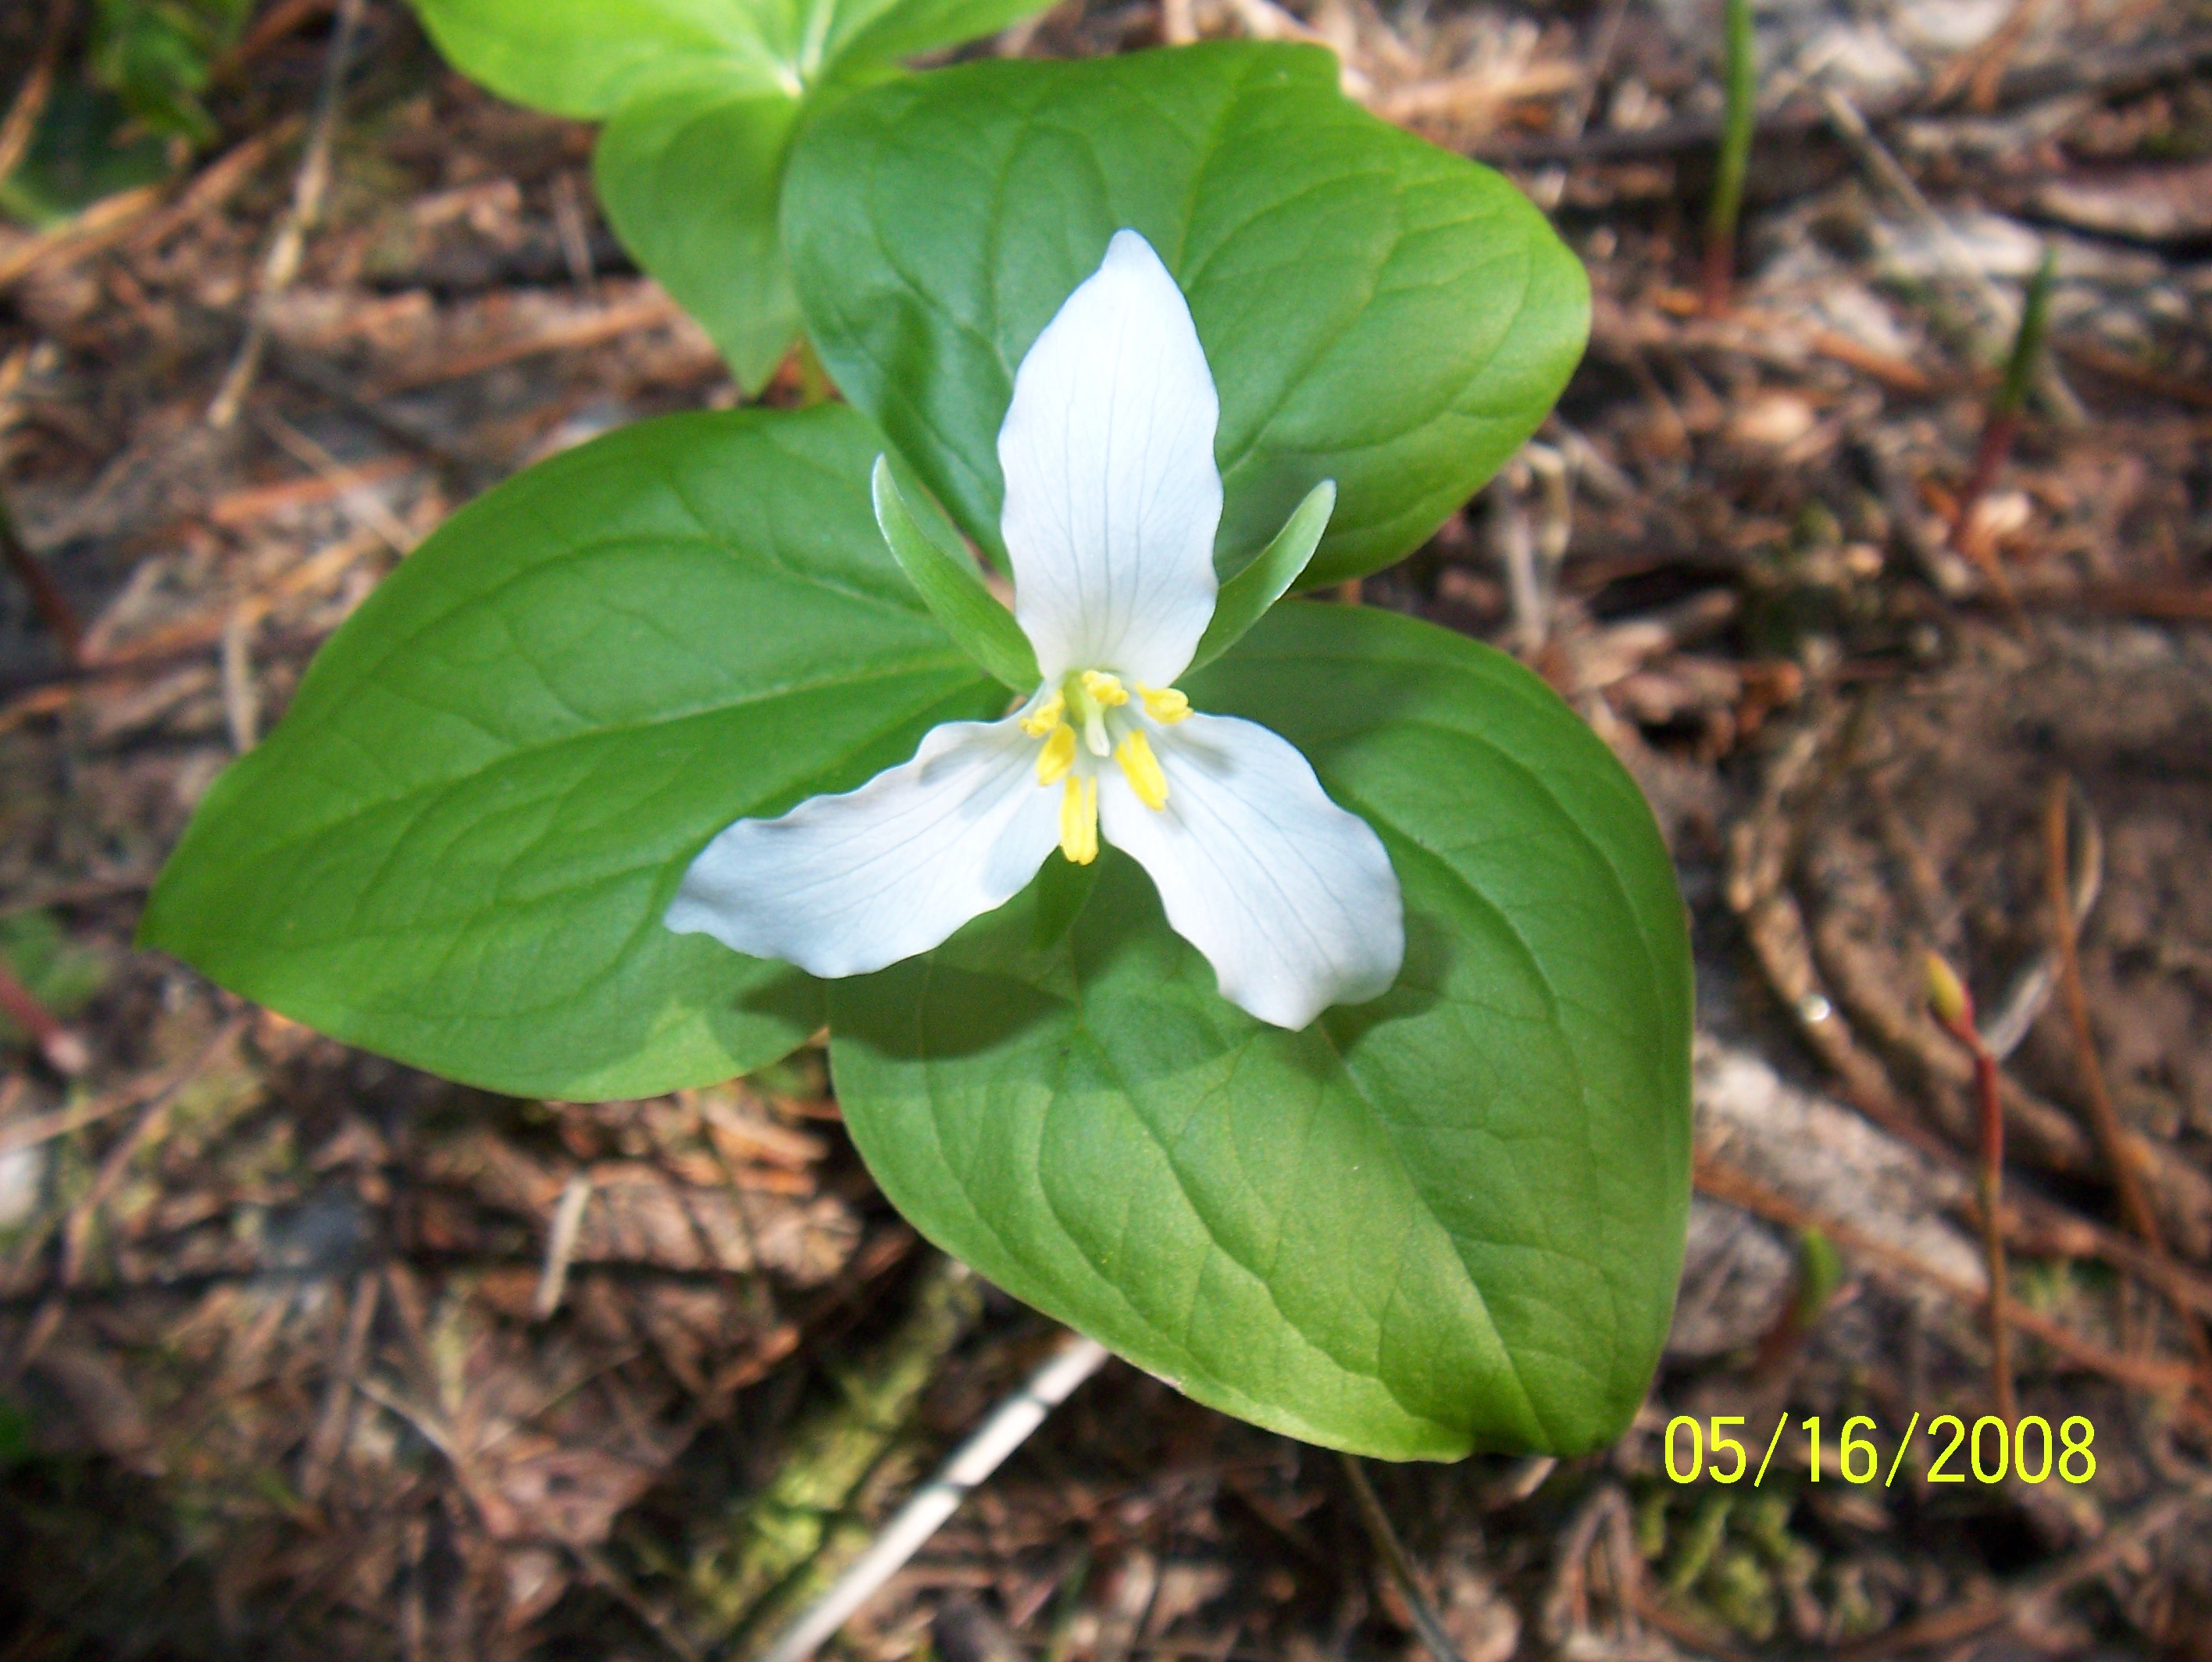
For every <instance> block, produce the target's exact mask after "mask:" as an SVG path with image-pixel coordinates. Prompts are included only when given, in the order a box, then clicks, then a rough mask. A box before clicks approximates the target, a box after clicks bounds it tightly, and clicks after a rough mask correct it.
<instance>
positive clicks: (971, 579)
mask: <svg viewBox="0 0 2212 1662" xmlns="http://www.w3.org/2000/svg"><path fill="white" fill-rule="evenodd" d="M872 485H873V488H874V491H875V499H876V524H877V525H879V526H880V527H882V529H883V533H884V542H885V543H888V544H890V551H891V557H892V558H894V559H895V560H896V561H898V563H899V569H900V570H902V571H903V572H904V573H906V574H907V578H908V580H909V581H910V582H912V583H913V585H914V587H915V593H917V594H919V595H920V596H921V598H922V601H923V604H926V605H927V606H928V608H929V610H930V611H931V613H932V614H933V616H935V617H936V619H937V621H938V622H939V623H941V624H943V625H944V626H945V633H946V634H949V635H951V637H952V639H953V640H955V641H957V642H958V643H959V645H960V646H961V648H962V650H963V651H964V652H967V653H968V655H969V657H970V658H974V659H975V662H976V663H978V664H981V665H982V666H983V668H984V669H985V670H987V671H988V672H989V673H990V674H991V675H993V676H995V677H997V678H998V679H999V680H1000V681H1002V682H1005V683H1006V685H1007V686H1009V687H1011V688H1013V689H1014V690H1015V691H1016V692H1018V693H1021V694H1023V695H1028V694H1030V693H1031V692H1033V691H1035V690H1036V684H1037V682H1038V680H1039V679H1040V673H1039V671H1038V669H1037V661H1036V648H1035V647H1033V646H1030V639H1029V637H1028V636H1027V635H1025V634H1023V633H1022V626H1021V625H1020V624H1018V623H1017V622H1014V615H1013V614H1012V612H1010V611H1008V610H1006V608H1005V607H1004V606H1002V605H1000V604H999V602H998V600H997V598H996V597H994V595H993V594H992V593H991V591H989V590H988V589H987V588H985V587H984V586H983V574H982V573H981V572H979V571H977V570H976V569H975V561H974V560H972V559H970V558H969V555H968V551H967V550H966V549H961V550H960V551H959V552H958V553H957V554H956V553H955V552H953V550H952V549H949V548H947V547H945V545H944V543H940V542H939V540H938V539H937V538H936V537H933V536H932V535H930V533H929V532H927V531H925V530H923V528H922V526H921V523H920V522H919V521H917V520H916V519H915V514H914V510H913V509H912V508H910V507H908V506H907V502H906V498H905V497H904V496H902V495H901V494H899V488H898V481H897V480H896V479H895V478H893V477H892V476H891V461H890V457H888V456H878V457H877V458H876V470H875V474H874V476H873V478H872ZM948 535H949V533H948Z"/></svg>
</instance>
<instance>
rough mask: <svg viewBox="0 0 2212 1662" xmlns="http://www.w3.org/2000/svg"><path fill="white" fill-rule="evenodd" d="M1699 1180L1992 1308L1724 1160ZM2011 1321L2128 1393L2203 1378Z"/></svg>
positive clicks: (2017, 1313) (2055, 1324)
mask: <svg viewBox="0 0 2212 1662" xmlns="http://www.w3.org/2000/svg"><path fill="white" fill-rule="evenodd" d="M1692 1174H1693V1177H1694V1179H1695V1181H1696V1183H1697V1186H1698V1188H1699V1192H1701V1193H1704V1194H1708V1195H1711V1197H1712V1198H1714V1199H1715V1200H1723V1201H1726V1202H1727V1203H1728V1204H1729V1205H1731V1206H1739V1207H1741V1208H1742V1209H1743V1210H1745V1211H1747V1212H1751V1213H1753V1214H1755V1215H1756V1216H1759V1217H1763V1218H1766V1219H1768V1220H1769V1221H1771V1222H1775V1223H1779V1224H1782V1225H1783V1226H1784V1227H1785V1228H1792V1229H1802V1228H1808V1227H1812V1228H1819V1229H1820V1231H1821V1232H1822V1233H1823V1234H1826V1235H1827V1237H1828V1238H1829V1239H1830V1240H1832V1241H1834V1242H1835V1243H1836V1245H1837V1246H1839V1247H1841V1248H1842V1249H1843V1250H1844V1251H1845V1252H1847V1253H1851V1254H1853V1255H1854V1256H1856V1257H1857V1258H1861V1259H1865V1260H1866V1261H1867V1262H1869V1264H1873V1265H1878V1266H1880V1267H1881V1268H1883V1269H1886V1270H1888V1271H1892V1272H1893V1273H1894V1274H1896V1275H1899V1276H1903V1277H1911V1279H1913V1280H1914V1281H1917V1282H1921V1283H1924V1284H1925V1285H1927V1286H1929V1287H1933V1288H1935V1289H1936V1290H1937V1291H1939V1292H1941V1293H1942V1294H1944V1295H1946V1296H1947V1297H1949V1298H1951V1299H1953V1300H1954V1301H1957V1302H1958V1303H1960V1304H1963V1305H1966V1306H1967V1307H1969V1308H1971V1307H1974V1306H1977V1305H1980V1306H1984V1307H1986V1306H1987V1304H1988V1302H1989V1295H1988V1294H1987V1293H1986V1291H1984V1289H1980V1288H1978V1287H1975V1286H1974V1285H1973V1284H1972V1283H1969V1282H1964V1281H1960V1279H1958V1277H1955V1276H1952V1275H1950V1274H1948V1273H1947V1272H1946V1271H1943V1270H1942V1269H1941V1268H1939V1267H1938V1266H1936V1265H1933V1264H1929V1263H1928V1262H1927V1261H1926V1260H1924V1259H1920V1258H1918V1257H1916V1256H1915V1255H1914V1254H1912V1253H1909V1252H1906V1251H1905V1250H1904V1249H1903V1248H1901V1247H1899V1246H1893V1245H1892V1244H1891V1243H1890V1242H1888V1241H1887V1240H1882V1239H1881V1236H1879V1235H1877V1234H1872V1233H1871V1232H1869V1231H1868V1230H1864V1229H1862V1228H1858V1227H1857V1225H1855V1224H1853V1223H1851V1222H1850V1221H1849V1220H1847V1219H1844V1218H1838V1217H1830V1216H1826V1214H1824V1213H1821V1212H1816V1211H1814V1210H1813V1209H1812V1208H1811V1207H1809V1206H1806V1205H1802V1204H1800V1203H1799V1202H1797V1201H1796V1200H1793V1199H1791V1198H1790V1197H1789V1196H1788V1195H1785V1194H1784V1193H1782V1192H1780V1191H1778V1190H1776V1189H1771V1188H1769V1187H1768V1186H1766V1185H1765V1184H1764V1183H1762V1182H1760V1181H1759V1180H1758V1179H1757V1178H1755V1177H1753V1176H1752V1175H1751V1174H1748V1173H1747V1172H1744V1171H1741V1170H1740V1169H1738V1168H1736V1167H1735V1166H1732V1165H1730V1164H1729V1163H1728V1162H1726V1161H1724V1160H1722V1159H1720V1158H1719V1157H1718V1156H1714V1155H1711V1154H1709V1153H1706V1152H1704V1151H1702V1150H1701V1151H1699V1153H1698V1154H1697V1156H1696V1163H1695V1166H1694V1168H1693V1173H1692ZM2004 1319H2005V1325H2007V1326H2008V1327H2012V1328H2015V1329H2017V1330H2018V1331H2021V1332H2022V1333H2025V1334H2027V1336H2028V1337H2030V1338H2033V1339H2035V1340H2037V1341H2039V1343H2041V1344H2045V1345H2048V1346H2049V1347H2050V1348H2051V1350H2052V1351H2053V1352H2054V1353H2056V1354H2057V1355H2058V1356H2062V1357H2063V1358H2065V1360H2066V1361H2068V1362H2071V1363H2072V1364H2073V1365H2074V1366H2075V1367H2077V1368H2087V1369H2089V1370H2090V1371H2091V1372H2093V1373H2097V1374H2103V1375H2104V1376H2105V1377H2106V1379H2111V1380H2119V1381H2120V1382H2121V1383H2123V1384H2124V1385H2132V1386H2137V1387H2138V1388H2140V1389H2142V1390H2145V1391H2156V1392H2185V1391H2187V1390H2188V1388H2189V1387H2190V1386H2191V1384H2193V1383H2194V1382H2195V1380H2196V1378H2197V1370H2196V1369H2195V1368H2192V1367H2191V1366H2190V1365H2189V1364H2188V1363H2185V1362H2169V1361H2166V1360H2164V1359H2162V1358H2159V1357H2154V1356H2122V1355H2121V1354H2119V1353H2118V1351H2113V1350H2106V1349H2105V1348H2104V1346H2102V1345H2100V1344H2097V1343H2096V1342H2095V1341H2094V1340H2092V1339H2085V1338H2083V1337H2081V1335H2080V1334H2078V1333H2076V1332H2075V1331H2074V1330H2073V1329H2072V1328H2070V1327H2068V1326H2067V1325H2065V1324H2064V1323H2063V1322H2061V1321H2058V1320H2056V1319H2053V1318H2051V1317H2050V1316H2046V1315H2045V1314H2044V1313H2042V1312H2041V1311H2039V1310H2036V1309H2033V1308H2031V1307H2027V1306H2026V1305H2021V1304H2012V1303H2008V1304H2007V1305H2006V1306H2005V1307H2004ZM2197 1422H2198V1423H2200V1424H2212V1419H2208V1418H2204V1417H2201V1416H2199V1417H2198V1418H2197Z"/></svg>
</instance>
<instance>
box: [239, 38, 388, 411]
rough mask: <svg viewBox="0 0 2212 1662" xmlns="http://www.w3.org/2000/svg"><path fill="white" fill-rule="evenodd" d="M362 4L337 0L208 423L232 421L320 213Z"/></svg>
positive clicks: (264, 349) (266, 343) (297, 272)
mask: <svg viewBox="0 0 2212 1662" xmlns="http://www.w3.org/2000/svg"><path fill="white" fill-rule="evenodd" d="M361 15H362V0H338V21H337V29H336V30H335V31H334V32H333V33H332V34H331V45H330V54H329V56H328V57H327V58H325V59H324V60H323V82H322V86H321V87H320V88H319V89H318V91H317V93H316V94H315V113H314V118H313V121H312V122H311V123H310V124H309V127H308V131H307V153H306V154H305V155H302V156H301V159H300V171H299V173H298V175H297V176H296V177H295V179H294V181H293V185H292V201H291V205H290V206H289V207H288V208H287V209H285V210H284V215H283V218H282V219H281V220H279V221H277V225H276V235H275V236H274V237H272V238H270V243H269V252H268V254H267V255H266V256H265V257H264V258H263V260H262V264H261V282H260V284H259V286H258V288H256V289H255V291H254V296H253V311H252V316H251V317H250V318H248V319H247V321H246V338H245V339H244V340H243V341H241V342H240V343H239V347H238V355H237V356H236V357H234V358H233V359H232V360H231V363H230V368H229V369H228V371H227V372H226V373H225V374H224V375H223V378H222V386H221V387H219V388H218V389H217V390H216V395H215V398H214V400H213V401H212V402H211V403H210V404H209V405H208V411H207V421H208V425H209V426H210V427H212V428H228V427H229V426H230V425H231V424H232V423H233V422H235V421H237V419H238V410H239V406H240V404H241V403H244V402H245V398H246V389H247V388H248V387H250V386H251V385H252V384H253V378H254V376H255V375H256V374H257V373H258V372H259V370H260V367H261V358H262V355H263V354H264V352H266V351H267V350H268V349H269V330H270V324H271V322H272V321H273V320H274V318H275V317H276V301H277V300H278V298H279V297H280V296H281V295H282V294H283V292H284V291H285V289H287V288H290V287H291V284H292V279H293V278H294V277H295V276H297V275H298V274H299V270H300V256H301V252H302V251H303V250H304V249H305V247H306V246H307V233H308V232H309V231H310V230H312V229H313V227H314V223H315V221H316V219H317V217H318V216H319V215H320V214H321V212H322V206H323V192H324V191H325V188H326V187H327V186H328V185H329V183H330V173H331V138H332V136H333V135H334V134H335V132H336V130H337V115H338V106H339V103H340V101H341V99H342V96H343V93H344V91H345V78H346V71H347V70H348V69H349V68H350V67H351V64H352V61H353V47H354V41H355V39H356V37H357V36H358V35H359V34H360V33H361Z"/></svg>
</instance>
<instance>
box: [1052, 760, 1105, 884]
mask: <svg viewBox="0 0 2212 1662" xmlns="http://www.w3.org/2000/svg"><path fill="white" fill-rule="evenodd" d="M1060 852H1061V853H1063V854H1065V855H1066V856H1067V858H1069V859H1070V860H1072V861H1073V862H1074V863H1075V864H1078V865H1088V864H1091V861H1093V860H1095V859H1097V858H1098V781H1097V779H1094V778H1092V777H1091V775H1090V774H1088V773H1079V774H1075V775H1073V776H1072V777H1071V778H1070V779H1068V781H1067V788H1066V792H1063V793H1062V795H1061V797H1060Z"/></svg>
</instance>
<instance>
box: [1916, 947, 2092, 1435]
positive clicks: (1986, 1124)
mask: <svg viewBox="0 0 2212 1662" xmlns="http://www.w3.org/2000/svg"><path fill="white" fill-rule="evenodd" d="M2069 915H2070V914H2069ZM1927 972H1928V992H1929V999H1928V1002H1929V1005H1930V1006H1931V1007H1932V1008H1933V1009H1934V1010H1935V1012H1936V1020H1937V1021H1939V1022H1942V1024H1943V1027H1944V1028H1945V1030H1946V1031H1948V1033H1949V1034H1950V1035H1951V1036H1952V1037H1953V1038H1954V1039H1956V1040H1958V1041H1959V1042H1960V1044H1962V1045H1964V1046H1966V1052H1967V1054H1968V1055H1970V1056H1972V1058H1974V1098H1975V1101H1976V1102H1977V1103H1978V1105H1979V1107H1980V1110H1981V1132H1982V1137H1981V1142H1982V1147H1981V1173H1980V1181H1979V1182H1978V1185H1977V1186H1976V1187H1977V1192H1978V1198H1979V1200H1980V1202H1981V1213H1982V1253H1983V1257H1984V1260H1985V1262H1986V1264H1987V1265H1988V1270H1989V1277H1990V1394H1991V1395H1992V1396H1993V1397H1994V1398H1996V1410H1997V1417H1998V1418H1999V1419H2001V1420H2002V1421H2003V1422H2005V1423H2006V1424H2007V1425H2010V1424H2012V1422H2014V1421H2015V1420H2016V1419H2017V1418H2018V1417H2019V1405H2018V1404H2017V1402H2016V1401H2015V1398H2014V1396H2013V1387H2012V1322H2011V1316H2010V1313H2009V1312H2008V1309H2007V1304H2008V1294H2007V1292H2006V1289H2005V1248H2004V1224H2003V1221H2002V1216H2000V1209H2001V1208H2002V1205H2003V1204H2004V1104H2003V1102H2002V1099H2001V1098H2000V1096H1999V1095H1998V1091H1997V1058H1996V1057H1994V1056H1992V1055H1990V1047H1989V1046H1987V1045H1986V1044H1984V1043H1983V1042H1982V1034H1981V1029H1979V1028H1977V1027H1976V1026H1975V1025H1974V997H1973V994H1972V993H1970V992H1967V991H1966V984H1965V983H1964V982H1963V981H1961V980H1960V979H1959V978H1958V976H1957V975H1956V974H1954V972H1953V970H1952V968H1951V967H1950V966H1949V965H1948V964H1947V963H1945V962H1944V961H1942V959H1941V958H1939V957H1937V956H1936V955H1935V954H1934V953H1932V952H1931V953H1929V955H1928V959H1927Z"/></svg>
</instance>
